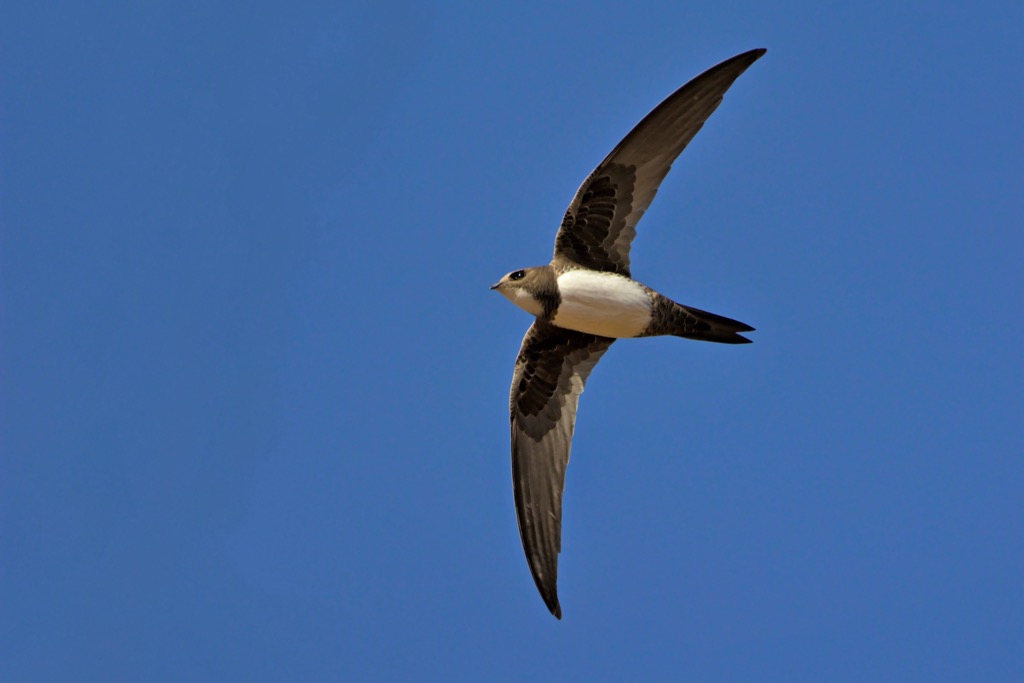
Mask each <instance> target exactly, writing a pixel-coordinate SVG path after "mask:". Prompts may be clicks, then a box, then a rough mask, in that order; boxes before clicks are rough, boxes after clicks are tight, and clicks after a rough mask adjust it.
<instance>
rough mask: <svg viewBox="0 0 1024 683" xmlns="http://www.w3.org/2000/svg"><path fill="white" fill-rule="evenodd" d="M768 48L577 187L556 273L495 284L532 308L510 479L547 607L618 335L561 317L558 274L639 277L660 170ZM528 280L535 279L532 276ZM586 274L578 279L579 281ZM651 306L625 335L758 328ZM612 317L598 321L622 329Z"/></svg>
mask: <svg viewBox="0 0 1024 683" xmlns="http://www.w3.org/2000/svg"><path fill="white" fill-rule="evenodd" d="M764 52H765V51H764V50H760V49H759V50H751V51H749V52H745V53H743V54H740V55H737V56H736V57H733V58H731V59H729V60H726V61H725V62H722V63H721V64H719V65H717V66H715V67H712V68H711V69H709V70H708V71H706V72H704V73H703V74H701V75H700V76H697V77H696V78H694V79H693V80H691V81H690V82H689V83H687V84H686V85H684V86H683V87H681V88H680V89H679V90H677V91H676V92H675V93H673V94H672V95H670V96H669V97H668V98H667V99H666V100H665V101H664V102H662V103H661V104H659V105H658V106H657V107H656V108H655V109H654V110H653V111H652V112H651V113H650V114H648V115H647V116H646V117H645V118H644V119H643V120H642V121H640V123H639V124H637V125H636V127H634V128H633V130H632V131H630V133H629V134H628V135H627V136H626V137H625V138H624V139H623V140H622V142H620V143H619V144H618V145H617V146H616V147H615V149H613V150H612V152H611V153H610V154H609V155H608V156H607V157H606V158H605V159H604V161H602V162H601V163H600V164H599V165H598V166H597V168H596V169H594V171H593V172H592V173H591V174H590V175H589V176H588V177H587V179H586V180H585V181H584V182H583V184H582V185H581V187H580V188H579V190H578V191H577V193H576V196H575V197H574V198H573V200H572V203H571V204H570V205H569V208H568V210H567V211H566V213H565V217H564V219H563V220H562V224H561V227H560V228H559V230H558V234H557V236H556V238H555V254H554V258H553V260H552V262H551V266H550V267H543V268H548V269H549V270H550V272H547V271H544V272H540V271H542V269H541V268H538V269H528V270H530V271H533V270H536V271H538V272H537V273H532V272H526V271H515V272H513V273H510V274H509V275H508V276H506V277H505V278H503V280H502V281H501V282H500V283H498V284H497V285H495V288H501V289H502V293H503V294H505V295H506V296H508V297H509V298H510V299H513V301H515V302H516V303H517V304H518V305H520V306H522V307H524V308H526V309H527V310H530V311H531V312H533V313H534V314H535V315H536V320H535V321H534V323H533V325H531V326H530V328H529V330H528V331H527V333H526V336H525V337H524V338H523V343H522V347H521V348H520V351H519V355H518V357H517V359H516V366H515V372H514V374H513V378H512V387H511V394H510V397H509V404H510V405H509V407H510V413H511V436H512V482H513V491H514V498H515V505H516V517H517V520H518V522H519V532H520V535H521V537H522V541H523V548H524V550H525V552H526V559H527V562H528V563H529V566H530V571H531V573H532V574H533V578H534V581H535V582H536V584H537V589H538V590H539V591H540V594H541V596H542V597H543V599H544V602H545V604H546V605H547V606H548V609H549V610H551V613H552V614H554V615H555V616H556V617H558V618H559V619H560V618H561V616H562V610H561V607H560V605H559V602H558V592H557V580H558V553H559V552H560V550H561V522H562V492H563V490H564V485H565V470H566V466H567V465H568V462H569V452H570V448H571V445H572V435H573V429H574V426H575V421H576V408H577V403H578V401H579V396H580V394H581V393H582V392H583V387H584V384H585V383H586V381H587V377H588V376H589V375H590V372H591V370H593V368H594V366H595V365H596V364H597V362H598V361H599V360H600V358H601V356H602V355H603V354H604V353H605V351H607V350H608V348H609V347H610V346H611V345H612V343H613V342H614V341H615V338H613V337H612V336H603V335H601V334H593V333H591V332H587V331H580V330H574V329H567V328H566V327H562V326H559V325H558V324H556V322H558V321H565V320H568V321H575V320H577V319H580V318H579V316H578V315H577V314H576V313H575V312H574V311H573V309H572V308H571V305H570V304H572V301H570V303H569V304H566V303H565V301H563V299H564V298H568V297H563V295H562V294H563V293H562V292H561V291H560V289H559V287H560V286H561V287H562V289H563V290H564V289H565V288H566V284H567V283H568V282H569V280H566V279H562V276H563V275H564V274H566V273H570V272H573V271H582V272H584V273H587V272H596V273H598V274H608V275H610V276H611V275H614V276H618V277H619V278H626V279H630V278H631V277H632V276H631V270H630V260H629V250H630V246H631V244H632V240H633V238H634V236H635V234H636V224H637V222H638V221H639V220H640V218H641V217H642V216H643V214H644V212H645V211H646V210H647V207H648V206H650V203H651V201H652V200H653V199H654V195H655V193H656V192H657V190H658V186H659V185H660V183H661V181H662V179H664V177H665V175H666V174H667V173H668V171H669V169H670V168H671V166H672V163H673V162H674V161H675V159H676V157H678V156H679V154H680V153H681V152H682V150H683V149H684V148H685V147H686V145H687V144H688V143H689V142H690V140H692V139H693V136H694V135H696V134H697V131H699V130H700V128H701V127H702V126H703V125H704V122H705V121H706V120H707V118H708V117H709V116H710V115H711V113H712V112H713V111H714V110H715V108H717V107H718V105H719V103H720V102H721V100H722V96H723V95H724V94H725V92H726V91H727V90H728V89H729V87H730V86H731V85H732V83H733V82H734V81H735V80H736V79H737V78H738V77H739V76H740V74H742V73H743V72H744V71H745V70H746V69H747V68H748V67H749V66H750V65H751V64H753V63H754V61H756V60H757V59H758V58H759V57H761V55H763V54H764ZM573 277H575V276H573ZM587 277H591V276H587ZM531 278H534V280H535V281H536V283H537V284H533V283H531ZM580 280H581V278H578V277H577V278H576V279H575V280H573V282H574V283H576V282H578V281H580ZM629 281H630V282H632V280H629ZM574 286H577V285H575V284H574ZM517 287H518V288H520V289H524V288H525V289H528V291H527V292H525V293H524V292H522V291H515V292H514V294H515V295H516V296H519V297H521V298H520V299H519V300H517V299H516V298H515V296H513V293H510V292H511V290H515V288H517ZM645 289H646V288H645ZM647 291H650V290H647ZM565 293H566V294H568V290H566V292H565ZM523 301H525V302H526V303H523ZM649 305H650V310H649V317H650V319H649V321H648V322H647V323H645V324H646V326H644V324H641V323H637V326H636V328H635V329H636V330H639V333H637V334H632V333H631V334H629V335H621V336H656V335H662V334H671V335H676V336H681V337H687V338H691V339H698V340H704V341H714V342H722V343H745V342H748V341H749V340H748V339H746V338H745V337H742V336H741V335H740V334H738V333H739V332H746V331H750V330H752V329H753V328H751V327H750V326H749V325H745V324H744V323H741V322H738V321H736V320H732V319H730V318H726V317H724V316H719V315H715V314H713V313H708V312H706V311H702V310H699V309H695V308H692V307H688V306H682V305H680V304H677V303H675V302H674V301H671V300H670V299H668V298H667V297H663V296H661V295H660V294H657V293H656V292H653V291H651V298H650V304H649ZM560 311H561V312H560ZM597 315H598V316H599V315H600V310H599V311H598V314H597ZM598 322H601V321H600V320H599V321H598ZM641 322H642V321H641ZM613 323H614V321H612V322H610V323H608V325H607V326H602V325H599V326H597V327H596V328H594V329H597V330H605V329H607V330H612V331H614V330H617V329H619V327H616V325H615V324H613ZM641 328H643V329H641ZM630 329H632V328H630Z"/></svg>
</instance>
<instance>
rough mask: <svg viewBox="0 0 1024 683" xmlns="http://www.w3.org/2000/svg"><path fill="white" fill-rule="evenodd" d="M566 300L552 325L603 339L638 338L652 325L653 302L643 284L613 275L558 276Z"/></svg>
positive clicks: (581, 272) (579, 273) (578, 273)
mask: <svg viewBox="0 0 1024 683" xmlns="http://www.w3.org/2000/svg"><path fill="white" fill-rule="evenodd" d="M558 292H559V294H560V295H561V297H562V301H561V303H559V305H558V312H557V313H556V314H555V317H554V319H553V320H552V321H551V322H553V323H554V324H556V325H558V326H559V327H565V328H568V329H570V330H576V331H577V332H587V333H589V334H597V335H601V336H602V337H636V336H638V335H640V334H641V333H642V332H643V331H644V330H646V329H647V325H648V323H650V322H651V298H650V297H649V296H647V292H646V291H645V290H644V288H643V286H641V285H640V284H639V283H636V282H633V281H632V280H630V279H629V278H626V277H623V276H621V275H614V274H612V273H598V272H594V271H592V270H570V271H569V272H567V273H563V274H562V275H559V276H558Z"/></svg>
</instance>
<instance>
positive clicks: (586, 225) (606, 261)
mask: <svg viewBox="0 0 1024 683" xmlns="http://www.w3.org/2000/svg"><path fill="white" fill-rule="evenodd" d="M765 52H766V51H765V50H763V49H758V50H751V51H750V52H744V53H743V54H741V55H736V56H735V57H733V58H732V59H728V60H726V61H724V62H722V63H721V64H719V65H718V66H714V67H711V68H710V69H708V70H707V71H705V72H704V73H702V74H701V75H700V76H697V77H696V78H694V79H693V80H692V81H690V82H689V83H687V84H686V85H684V86H683V87H681V88H679V90H676V91H675V92H674V93H672V94H671V95H669V97H668V98H667V99H666V100H665V101H664V102H662V103H661V104H659V105H658V106H657V107H655V108H654V111H652V112H651V113H650V114H648V115H647V116H646V117H644V119H643V120H642V121H640V123H638V124H637V125H636V127H635V128H633V130H631V131H630V132H629V135H627V136H626V137H625V138H623V140H622V142H620V143H619V144H618V146H616V147H615V149H613V150H612V152H611V154H609V155H608V156H607V157H606V158H605V160H604V161H602V162H601V163H600V164H599V165H598V166H597V168H595V169H594V171H593V172H592V173H591V174H590V175H589V176H588V177H587V179H586V180H585V181H583V184H582V185H581V186H580V189H579V190H577V191H576V196H575V197H574V198H573V200H572V203H571V204H569V209H568V210H567V211H566V212H565V218H563V219H562V227H561V228H560V229H559V230H558V235H557V236H556V237H555V258H554V261H553V263H554V262H557V261H559V260H567V261H570V262H573V263H577V264H579V265H581V266H584V267H585V268H590V269H593V270H600V271H607V272H612V273H618V274H620V275H625V276H626V277H630V272H629V248H630V245H631V244H632V243H633V238H634V237H635V236H636V224H637V223H638V222H639V221H640V218H642V217H643V215H644V212H645V211H647V207H649V206H650V205H651V201H652V200H653V199H654V195H655V194H656V193H657V192H658V186H659V185H661V181H662V180H663V179H664V178H665V175H666V174H668V171H669V169H670V168H672V163H673V162H674V161H675V160H676V157H678V156H679V154H680V153H681V152H682V151H683V149H684V148H685V147H686V145H688V144H689V142H690V140H692V139H693V136H694V135H696V134H697V131H699V130H700V129H701V126H703V125H704V122H705V121H707V119H708V117H709V116H711V113H712V112H713V111H715V109H716V108H717V107H718V105H719V104H720V103H721V101H722V96H723V95H724V94H725V91H726V90H728V89H729V86H731V85H732V84H733V81H735V80H736V79H737V78H739V76H740V74H742V73H743V72H744V71H746V70H747V67H749V66H750V65H751V64H753V63H754V62H755V61H756V60H757V59H758V58H759V57H760V56H761V55H763V54H764V53H765Z"/></svg>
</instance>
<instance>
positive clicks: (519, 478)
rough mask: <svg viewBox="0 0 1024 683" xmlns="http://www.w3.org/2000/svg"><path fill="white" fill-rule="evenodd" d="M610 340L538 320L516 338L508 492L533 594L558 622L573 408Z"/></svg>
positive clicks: (560, 616)
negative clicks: (535, 591)
mask: <svg viewBox="0 0 1024 683" xmlns="http://www.w3.org/2000/svg"><path fill="white" fill-rule="evenodd" d="M613 341H615V340H614V339H609V338H607V337H597V336H594V335H592V334H584V333H583V332H575V331H573V330H566V329H562V328H560V327H555V326H554V325H551V324H550V323H546V322H543V321H540V320H538V321H536V322H534V323H533V325H532V326H531V327H530V329H529V330H528V331H527V332H526V336H525V337H524V338H523V346H522V348H521V349H520V350H519V357H518V358H517V359H516V370H515V374H514V375H513V376H512V391H511V395H510V396H509V404H510V409H511V416H512V487H513V492H514V496H515V501H516V518H517V520H518V521H519V535H520V536H521V537H522V539H523V549H524V550H525V551H526V560H527V562H528V563H529V564H530V572H531V573H532V574H533V580H534V582H536V584H537V589H538V590H539V591H540V594H541V597H543V598H544V602H545V604H547V606H548V609H549V610H551V613H552V614H554V615H555V616H556V617H558V618H559V619H561V618H562V608H561V607H560V606H559V604H558V588H557V583H558V553H559V551H561V547H562V490H563V489H564V488H565V467H566V465H567V464H568V463H569V448H570V447H571V445H572V432H573V427H574V426H575V424H576V404H577V402H578V401H579V397H580V394H581V393H582V392H583V385H584V384H585V383H586V381H587V377H588V376H589V375H590V371H591V370H592V369H593V368H594V365H596V364H597V361H598V360H600V358H601V355H602V354H603V353H604V352H605V351H607V350H608V347H609V346H611V345H612V342H613Z"/></svg>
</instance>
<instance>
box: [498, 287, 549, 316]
mask: <svg viewBox="0 0 1024 683" xmlns="http://www.w3.org/2000/svg"><path fill="white" fill-rule="evenodd" d="M498 291H500V292H501V293H502V294H503V295H504V296H505V298H506V299H508V300H509V301H511V302H512V303H514V304H515V305H516V306H518V307H519V308H521V309H523V310H524V311H526V312H527V313H529V314H530V315H540V314H541V313H543V312H544V307H543V306H541V304H540V302H539V301H537V300H536V299H535V298H534V297H533V295H532V294H530V293H529V292H527V291H526V290H525V289H523V288H521V287H502V288H501V289H500V290H498Z"/></svg>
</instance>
